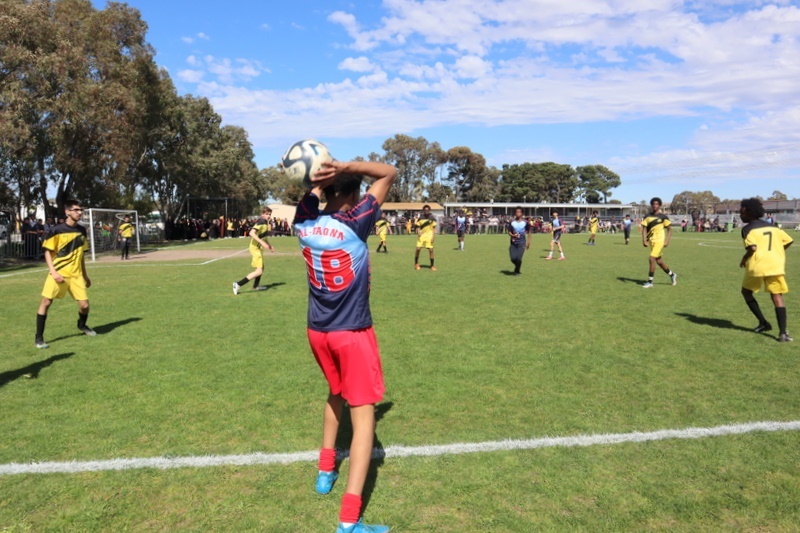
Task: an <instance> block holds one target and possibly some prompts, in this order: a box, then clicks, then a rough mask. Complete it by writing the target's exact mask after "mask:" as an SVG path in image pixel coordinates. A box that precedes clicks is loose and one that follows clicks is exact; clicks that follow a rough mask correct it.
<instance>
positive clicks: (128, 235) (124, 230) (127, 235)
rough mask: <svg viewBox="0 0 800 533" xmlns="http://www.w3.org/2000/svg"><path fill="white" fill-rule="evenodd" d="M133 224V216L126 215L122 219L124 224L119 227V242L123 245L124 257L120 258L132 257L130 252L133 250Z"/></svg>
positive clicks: (122, 259)
mask: <svg viewBox="0 0 800 533" xmlns="http://www.w3.org/2000/svg"><path fill="white" fill-rule="evenodd" d="M133 229H134V228H133V224H131V216H130V215H125V217H124V218H123V219H122V224H120V225H119V228H117V235H118V236H119V242H120V245H121V247H122V257H121V258H120V260H121V261H124V260H125V259H130V258H129V257H128V254H129V253H130V250H131V239H132V238H133Z"/></svg>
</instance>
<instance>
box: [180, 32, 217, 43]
mask: <svg viewBox="0 0 800 533" xmlns="http://www.w3.org/2000/svg"><path fill="white" fill-rule="evenodd" d="M197 39H202V40H204V41H210V40H211V37H209V36H208V35H206V34H205V33H203V32H200V33H197V34H195V35H193V36H191V37H181V41H183V42H185V43H186V44H192V43H193V42H195V41H196V40H197Z"/></svg>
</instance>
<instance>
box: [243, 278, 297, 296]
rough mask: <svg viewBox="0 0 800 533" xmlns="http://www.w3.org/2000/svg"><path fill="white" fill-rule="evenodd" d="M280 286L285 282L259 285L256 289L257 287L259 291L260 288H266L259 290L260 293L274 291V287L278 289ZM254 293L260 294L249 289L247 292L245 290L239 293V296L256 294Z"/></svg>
mask: <svg viewBox="0 0 800 533" xmlns="http://www.w3.org/2000/svg"><path fill="white" fill-rule="evenodd" d="M281 285H286V282H285V281H276V282H275V283H270V284H269V285H259V286H258V287H259V289H261V287H266V288H265V289H261V291H264V290H269V289H274V288H275V287H280V286H281ZM256 292H260V291H257V290H254V289H249V290H246V291H241V292H240V293H239V294H240V295H241V294H247V293H256Z"/></svg>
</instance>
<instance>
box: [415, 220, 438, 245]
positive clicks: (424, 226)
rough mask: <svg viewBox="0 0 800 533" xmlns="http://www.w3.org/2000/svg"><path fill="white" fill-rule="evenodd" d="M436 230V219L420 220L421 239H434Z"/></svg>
mask: <svg viewBox="0 0 800 533" xmlns="http://www.w3.org/2000/svg"><path fill="white" fill-rule="evenodd" d="M435 229H436V219H434V218H433V217H431V218H420V219H419V220H417V231H418V232H419V237H420V239H428V240H430V239H431V238H433V235H434V230H435Z"/></svg>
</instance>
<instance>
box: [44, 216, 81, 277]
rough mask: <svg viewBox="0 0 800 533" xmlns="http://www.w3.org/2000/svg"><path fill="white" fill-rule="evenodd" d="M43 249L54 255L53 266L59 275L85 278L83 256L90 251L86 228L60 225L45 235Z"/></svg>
mask: <svg viewBox="0 0 800 533" xmlns="http://www.w3.org/2000/svg"><path fill="white" fill-rule="evenodd" d="M42 248H44V249H45V250H49V251H50V252H51V253H52V257H53V266H54V267H55V269H56V271H57V272H58V273H59V274H61V275H62V276H64V277H65V278H77V277H80V276H83V254H84V252H85V251H86V250H88V249H89V241H88V240H87V239H86V228H84V227H83V226H81V225H80V224H78V225H76V226H68V225H67V224H58V225H57V226H54V227H53V228H52V229H51V230H50V232H49V233H48V234H47V235H45V238H44V242H42Z"/></svg>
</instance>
